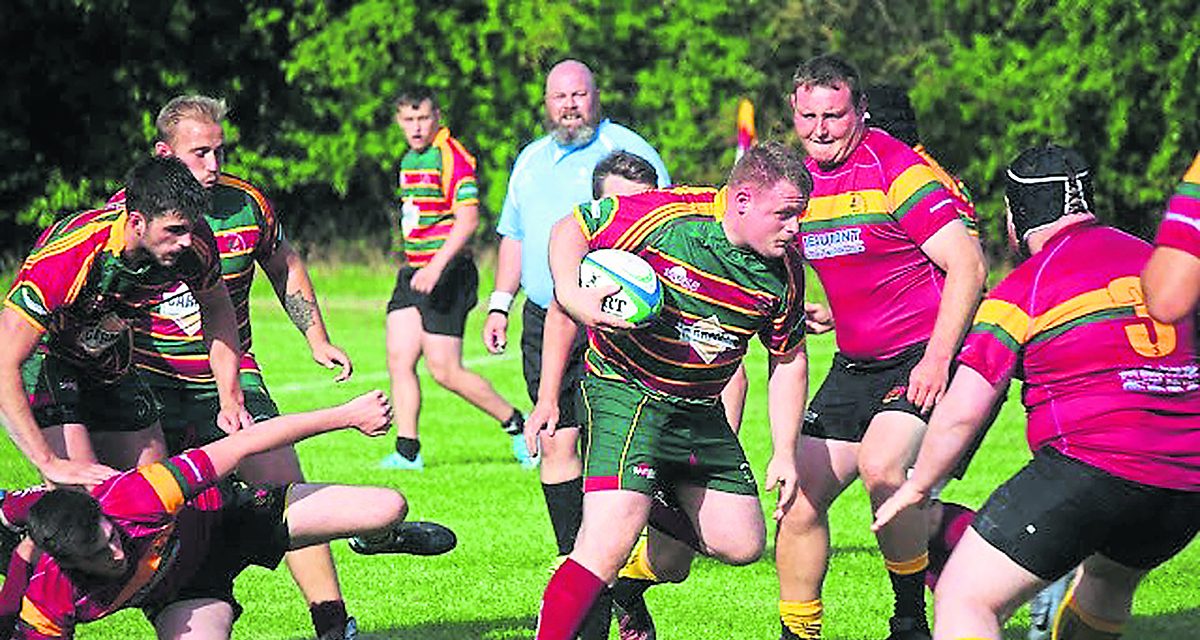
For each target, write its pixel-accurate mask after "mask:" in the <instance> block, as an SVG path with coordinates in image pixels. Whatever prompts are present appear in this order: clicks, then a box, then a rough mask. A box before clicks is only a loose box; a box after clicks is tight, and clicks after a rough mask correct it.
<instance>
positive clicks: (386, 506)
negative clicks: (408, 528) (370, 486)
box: [370, 489, 408, 528]
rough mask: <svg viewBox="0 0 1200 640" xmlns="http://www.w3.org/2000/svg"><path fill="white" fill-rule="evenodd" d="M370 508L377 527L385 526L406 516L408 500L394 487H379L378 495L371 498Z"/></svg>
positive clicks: (400, 520)
mask: <svg viewBox="0 0 1200 640" xmlns="http://www.w3.org/2000/svg"><path fill="white" fill-rule="evenodd" d="M370 510H371V511H372V513H374V518H373V519H374V520H376V521H377V522H376V524H377V525H378V528H383V527H387V526H390V525H392V524H395V523H398V522H402V521H403V520H404V518H405V517H407V516H408V500H406V499H405V498H404V494H402V493H400V492H399V491H396V490H395V489H379V491H378V495H375V496H372V498H371V504H370Z"/></svg>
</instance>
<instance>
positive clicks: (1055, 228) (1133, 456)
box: [874, 146, 1200, 640]
mask: <svg viewBox="0 0 1200 640" xmlns="http://www.w3.org/2000/svg"><path fill="white" fill-rule="evenodd" d="M1005 192H1006V199H1007V201H1008V216H1009V219H1008V220H1009V236H1010V238H1009V240H1010V244H1011V245H1013V248H1014V249H1017V245H1018V243H1019V246H1020V250H1022V251H1024V252H1027V253H1028V254H1029V255H1031V256H1032V257H1030V258H1029V259H1028V260H1026V261H1025V262H1024V264H1022V265H1020V266H1019V267H1018V268H1017V269H1015V270H1014V271H1013V272H1012V273H1011V274H1010V275H1009V276H1008V277H1007V278H1005V279H1004V280H1003V281H1002V282H1001V283H1000V284H999V285H997V286H996V288H995V290H993V291H992V293H991V294H990V295H988V297H987V299H986V300H984V302H983V304H982V305H981V306H980V308H979V311H978V312H977V313H976V316H975V322H974V325H973V327H972V329H971V331H970V333H969V334H968V336H967V339H966V342H965V343H964V345H963V349H962V352H961V353H960V354H959V357H958V360H959V363H960V365H962V366H960V367H959V368H958V371H957V373H956V374H955V376H954V380H953V382H952V384H951V386H950V389H949V391H948V393H947V395H946V397H945V398H944V399H943V400H942V402H941V403H940V404H939V405H938V408H937V409H935V410H934V413H933V416H932V417H931V420H930V423H929V430H928V432H927V433H926V435H925V438H924V441H923V443H922V446H921V451H920V454H919V456H918V458H917V464H916V467H915V468H914V471H913V474H912V477H911V478H910V479H909V480H908V481H906V482H905V483H904V484H903V485H901V487H900V489H898V490H897V492H896V493H895V495H894V496H893V497H892V498H890V499H889V500H888V501H886V502H885V503H884V504H883V505H882V506H881V507H880V508H879V511H878V513H877V519H876V522H875V525H874V526H875V527H876V528H878V527H879V526H882V525H884V524H886V523H887V522H888V520H889V519H890V518H892V517H893V516H895V514H896V513H897V512H899V511H901V510H903V509H905V508H908V507H909V506H911V505H915V504H919V503H920V502H921V501H923V500H924V499H925V498H926V497H927V496H928V495H929V491H930V490H931V488H932V487H933V486H934V485H935V484H936V483H937V482H938V481H939V479H941V478H943V477H945V475H946V474H947V473H949V471H950V469H951V468H952V467H953V466H954V464H955V461H956V460H957V459H958V457H959V455H960V454H961V453H962V451H963V450H964V449H965V448H966V447H967V446H968V444H969V442H970V441H971V439H972V438H973V437H974V435H975V432H976V431H977V430H978V429H979V428H980V425H981V423H982V421H983V420H984V418H985V416H986V413H987V411H988V407H989V405H990V403H991V402H992V401H993V400H994V399H995V398H996V396H997V394H998V393H999V392H1000V390H1001V389H1003V388H1004V386H1005V385H1006V384H1007V382H1008V381H1009V379H1010V377H1012V376H1013V375H1014V373H1015V372H1017V371H1021V372H1023V375H1024V380H1025V387H1024V392H1023V395H1022V397H1023V400H1024V404H1025V407H1026V411H1027V413H1028V427H1027V430H1028V433H1027V439H1028V441H1029V444H1030V448H1031V449H1032V450H1033V460H1032V461H1031V462H1030V463H1029V464H1028V465H1026V467H1025V468H1024V469H1022V470H1021V471H1020V472H1018V473H1017V474H1016V475H1015V476H1013V477H1012V478H1011V479H1009V481H1008V482H1006V483H1005V484H1004V485H1002V486H1001V487H1000V488H999V489H997V490H996V491H995V492H994V493H993V494H992V496H991V497H990V498H989V499H988V501H987V502H986V503H985V504H984V506H983V507H982V508H981V509H980V510H979V514H978V515H977V516H976V517H975V520H974V521H973V523H972V524H971V528H970V529H969V530H968V531H967V533H966V534H965V535H964V537H963V539H962V541H960V542H959V544H958V546H957V548H956V549H955V550H954V552H953V554H952V555H951V556H950V560H949V562H948V563H947V565H946V569H945V572H944V573H943V574H942V577H941V581H940V582H939V583H938V587H937V592H936V594H935V615H936V620H937V625H936V628H935V629H934V637H935V638H937V639H956V640H958V639H984V638H1000V637H1001V628H1000V627H1001V624H1002V622H1003V621H1004V620H1005V619H1007V618H1008V616H1009V615H1010V614H1011V613H1012V611H1013V610H1014V609H1016V608H1017V607H1018V606H1019V605H1020V604H1021V603H1022V602H1024V601H1025V600H1027V599H1028V598H1029V596H1031V595H1032V594H1033V593H1034V592H1036V591H1037V590H1038V589H1040V588H1042V587H1044V586H1045V585H1046V584H1048V583H1050V582H1052V581H1054V580H1056V579H1058V578H1059V577H1060V576H1062V575H1063V574H1065V573H1066V572H1068V571H1070V570H1072V569H1073V568H1074V567H1075V566H1076V565H1078V564H1079V563H1080V562H1082V563H1083V566H1082V571H1081V573H1080V577H1079V578H1078V580H1077V582H1076V585H1075V586H1074V587H1073V589H1072V591H1071V592H1069V593H1068V595H1067V597H1066V603H1065V605H1064V606H1063V608H1062V609H1061V610H1060V612H1059V615H1058V616H1057V619H1056V620H1055V629H1054V632H1053V637H1054V638H1058V639H1059V640H1081V639H1088V640H1101V639H1110V638H1118V637H1120V635H1121V627H1122V626H1123V625H1124V623H1125V622H1126V620H1127V619H1128V618H1129V609H1130V605H1131V603H1132V600H1133V592H1134V589H1135V588H1136V587H1137V584H1138V582H1139V581H1140V580H1141V578H1142V577H1143V576H1144V575H1145V574H1146V573H1147V572H1149V571H1150V570H1151V569H1153V568H1154V567H1156V566H1158V565H1159V564H1161V563H1162V562H1164V561H1166V560H1167V559H1168V558H1170V557H1171V556H1173V555H1175V554H1176V553H1177V552H1178V551H1179V550H1181V549H1183V548H1184V547H1185V546H1186V545H1187V543H1188V541H1190V540H1191V539H1192V538H1193V537H1194V536H1195V534H1196V531H1197V529H1198V528H1200V519H1198V518H1197V517H1196V514H1197V513H1200V430H1197V429H1196V428H1195V424H1196V420H1197V417H1200V376H1198V375H1197V373H1196V367H1195V358H1196V351H1195V342H1194V335H1193V331H1194V326H1193V322H1192V319H1191V318H1190V317H1188V318H1184V319H1180V320H1179V321H1177V322H1175V323H1174V324H1163V323H1160V322H1158V321H1155V320H1153V319H1151V318H1150V317H1149V315H1148V314H1147V311H1146V305H1145V301H1144V299H1143V296H1142V283H1141V279H1140V277H1139V275H1138V274H1139V273H1140V272H1141V271H1142V268H1143V267H1144V266H1145V264H1146V261H1147V260H1148V259H1149V257H1150V253H1151V248H1150V246H1149V245H1148V244H1146V243H1145V242H1143V241H1141V240H1139V239H1137V238H1134V237H1133V236H1130V235H1127V234H1125V233H1123V232H1120V231H1118V230H1116V229H1112V228H1109V227H1104V226H1100V225H1099V224H1097V223H1096V220H1095V218H1094V216H1093V212H1092V184H1091V179H1090V173H1089V170H1088V167H1087V164H1086V162H1085V161H1084V160H1083V158H1081V157H1080V156H1079V155H1078V154H1077V153H1075V152H1074V151H1071V150H1069V149H1064V148H1061V147H1055V146H1049V147H1044V148H1035V149H1030V150H1027V151H1025V152H1024V153H1022V154H1021V155H1020V156H1018V157H1017V159H1016V160H1015V161H1014V162H1013V163H1012V165H1011V166H1010V167H1009V169H1008V176H1007V185H1006V189H1005ZM1096 256H1105V259H1104V260H1096ZM980 576H986V579H984V580H981V579H980Z"/></svg>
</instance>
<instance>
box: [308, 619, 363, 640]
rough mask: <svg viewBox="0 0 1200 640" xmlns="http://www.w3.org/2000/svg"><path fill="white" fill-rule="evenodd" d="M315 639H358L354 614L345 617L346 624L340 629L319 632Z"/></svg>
mask: <svg viewBox="0 0 1200 640" xmlns="http://www.w3.org/2000/svg"><path fill="white" fill-rule="evenodd" d="M317 640H358V623H357V622H355V620H354V616H351V617H349V618H346V626H345V627H344V628H341V629H330V630H329V631H326V632H325V633H323V634H321V636H320V637H318V638H317Z"/></svg>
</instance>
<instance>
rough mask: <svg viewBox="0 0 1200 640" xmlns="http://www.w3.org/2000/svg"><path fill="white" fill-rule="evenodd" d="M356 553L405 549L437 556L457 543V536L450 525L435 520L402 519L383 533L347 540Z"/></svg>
mask: <svg viewBox="0 0 1200 640" xmlns="http://www.w3.org/2000/svg"><path fill="white" fill-rule="evenodd" d="M348 542H349V544H350V549H351V550H352V551H354V552H355V553H359V554H362V555H365V556H372V555H375V554H377V553H406V554H409V555H414V556H438V555H441V554H443V553H446V552H448V551H450V550H451V549H453V548H454V547H455V546H457V545H458V537H457V536H455V535H454V532H453V531H451V530H450V528H449V527H445V526H442V525H440V524H437V523H436V522H401V523H400V524H399V525H397V526H395V527H393V528H392V529H391V530H389V531H387V532H386V533H384V534H383V535H382V536H378V537H371V538H366V537H364V536H354V537H353V538H350V539H349V540H348Z"/></svg>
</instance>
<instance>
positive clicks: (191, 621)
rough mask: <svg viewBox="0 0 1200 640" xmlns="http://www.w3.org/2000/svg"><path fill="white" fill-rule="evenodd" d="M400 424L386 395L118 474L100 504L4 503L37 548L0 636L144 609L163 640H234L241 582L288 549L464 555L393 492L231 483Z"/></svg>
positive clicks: (61, 628) (47, 494)
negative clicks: (346, 543)
mask: <svg viewBox="0 0 1200 640" xmlns="http://www.w3.org/2000/svg"><path fill="white" fill-rule="evenodd" d="M390 420H391V407H390V406H389V405H388V402H387V398H386V396H384V395H383V394H382V393H380V392H378V391H375V392H371V393H367V394H364V395H363V396H360V397H358V398H356V399H354V400H352V401H350V402H348V403H346V404H343V405H340V406H337V407H332V408H328V409H322V410H317V411H311V412H308V413H300V414H293V415H288V416H282V417H276V418H272V419H270V420H267V421H264V422H262V423H259V424H256V425H253V426H250V427H248V428H246V429H242V430H240V431H238V432H236V433H233V434H231V435H230V436H229V437H227V438H221V439H219V440H216V441H214V442H211V443H209V444H206V445H204V446H203V447H201V448H199V449H191V450H188V451H187V452H185V453H183V454H180V455H178V456H174V457H172V458H170V459H167V460H163V461H161V462H156V463H152V464H149V465H145V466H142V467H139V468H138V469H136V470H132V471H127V472H125V473H122V474H120V475H117V476H114V477H112V478H110V479H109V480H106V481H105V482H104V483H102V484H101V485H99V486H98V487H96V488H95V489H93V490H92V491H91V492H90V494H88V493H83V492H78V491H73V490H67V489H56V490H53V491H50V490H47V489H40V490H38V489H34V490H31V491H27V492H22V493H21V494H20V495H19V497H18V499H17V502H19V503H20V505H19V506H18V505H14V504H12V502H13V501H11V500H6V501H5V503H4V505H3V509H4V516H5V519H6V520H7V521H9V522H10V523H13V524H17V525H23V526H25V527H26V528H27V531H28V534H29V536H30V538H32V540H33V542H35V543H36V544H37V547H38V550H37V551H35V552H34V553H33V554H32V555H31V556H30V557H28V558H20V560H21V561H24V562H25V563H26V569H27V572H24V573H22V575H21V578H22V585H21V586H22V587H23V588H22V589H20V590H13V589H10V588H9V587H10V586H11V585H10V584H9V583H8V582H6V583H5V585H4V587H5V588H4V590H3V592H2V594H0V595H2V598H3V599H2V601H0V620H3V621H5V622H6V623H7V627H6V628H4V629H0V637H4V638H8V637H13V638H16V639H18V640H43V639H49V638H63V637H65V638H70V637H74V631H75V627H76V625H79V624H84V623H88V622H92V621H94V620H99V619H101V618H104V617H106V616H108V615H109V614H111V613H114V612H116V611H119V610H121V609H124V608H129V607H139V608H141V609H142V610H143V612H144V613H145V614H146V617H147V618H148V619H149V620H150V622H151V623H152V624H153V625H154V627H155V630H156V631H157V635H158V637H160V638H181V639H182V638H209V639H213V638H228V637H229V635H230V631H231V629H232V626H233V622H234V621H235V620H236V619H237V617H238V615H239V614H240V612H241V606H240V605H238V603H237V600H236V599H235V598H234V594H233V582H234V579H235V578H236V577H237V575H238V574H239V573H241V572H242V570H244V569H245V568H246V567H247V566H249V565H251V564H254V565H258V566H263V567H267V568H274V567H275V566H277V565H278V564H279V560H280V558H281V557H282V556H283V555H284V552H285V551H287V550H289V549H292V550H295V549H299V548H303V547H305V546H307V545H312V544H319V543H320V544H324V543H327V542H328V541H329V540H331V539H335V538H344V537H347V536H349V535H354V534H356V533H358V534H360V535H365V536H368V537H370V538H372V539H380V540H387V541H388V544H387V546H388V549H387V551H388V552H391V553H412V554H419V555H436V554H440V553H445V552H447V551H449V550H451V549H453V548H454V546H455V544H456V539H455V536H454V533H453V532H452V531H450V530H449V529H447V528H445V527H443V526H441V525H437V524H434V523H430V522H412V523H408V522H403V520H404V517H405V515H406V514H407V511H408V504H407V502H406V501H405V499H404V496H402V495H401V494H400V493H399V492H397V491H395V490H392V489H385V488H381V487H353V486H345V485H313V484H294V485H289V486H286V487H277V488H274V489H257V488H253V487H250V486H249V485H245V484H240V483H236V482H223V481H222V479H223V478H225V477H226V476H228V475H229V474H230V473H231V472H233V471H234V470H235V469H237V468H238V466H239V464H240V463H241V462H242V460H243V459H244V458H245V457H247V456H249V455H253V454H256V453H262V452H265V451H270V450H274V449H278V448H280V447H289V446H290V445H291V444H292V443H294V442H296V441H297V440H302V439H304V438H307V437H310V436H313V435H317V434H320V433H325V432H328V431H333V430H336V429H344V428H356V429H358V430H360V431H362V432H363V433H365V434H367V435H382V434H383V433H386V432H387V429H388V428H389V426H390ZM22 512H23V513H22ZM13 564H14V566H16V565H17V560H16V559H14V563H13ZM15 573H16V572H13V573H10V576H9V580H12V579H14V576H15ZM14 620H15V624H13V622H14Z"/></svg>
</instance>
